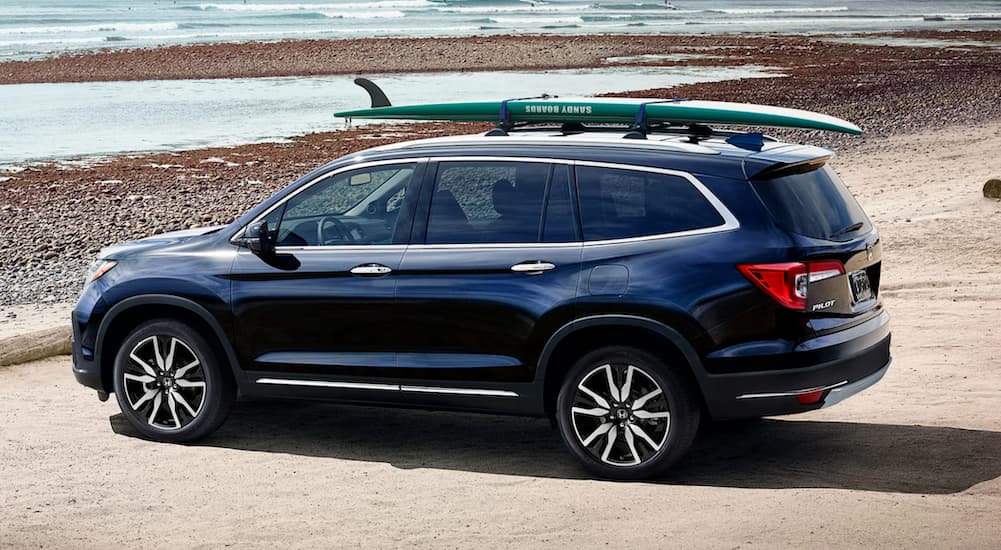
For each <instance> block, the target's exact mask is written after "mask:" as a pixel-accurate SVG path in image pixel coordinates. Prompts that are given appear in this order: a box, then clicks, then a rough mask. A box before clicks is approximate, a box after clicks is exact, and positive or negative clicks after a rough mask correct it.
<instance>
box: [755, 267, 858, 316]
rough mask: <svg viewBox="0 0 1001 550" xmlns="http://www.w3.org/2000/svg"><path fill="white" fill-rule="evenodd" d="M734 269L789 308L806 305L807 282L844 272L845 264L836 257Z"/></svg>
mask: <svg viewBox="0 0 1001 550" xmlns="http://www.w3.org/2000/svg"><path fill="white" fill-rule="evenodd" d="M737 269H739V270H740V272H741V273H743V274H744V276H745V277H747V278H748V279H750V280H751V282H752V283H754V284H756V285H758V288H760V289H761V290H764V291H765V293H766V294H768V295H769V296H771V297H772V298H774V299H775V301H777V302H778V303H780V304H782V305H784V306H785V307H787V308H790V309H799V310H805V309H806V297H807V293H808V292H809V288H810V283H816V282H818V281H823V280H824V279H829V278H831V277H837V276H838V275H844V273H845V266H844V265H842V263H841V262H839V261H836V260H824V261H820V262H806V263H803V262H785V263H780V264H742V265H738V266H737Z"/></svg>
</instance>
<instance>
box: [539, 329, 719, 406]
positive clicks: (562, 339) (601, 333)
mask: <svg viewBox="0 0 1001 550" xmlns="http://www.w3.org/2000/svg"><path fill="white" fill-rule="evenodd" d="M606 345H627V346H628V345H634V346H637V347H642V348H644V349H647V350H648V351H651V352H653V353H656V354H658V355H660V356H662V357H665V359H667V360H674V361H676V362H677V361H681V362H683V363H684V364H685V366H686V367H688V368H687V369H685V370H684V371H683V373H684V374H687V375H689V376H690V381H691V382H692V383H693V384H694V385H695V387H696V388H698V395H697V396H696V397H697V398H698V401H699V403H700V404H701V406H702V407H703V408H705V404H706V399H705V391H704V384H703V381H704V379H705V377H706V376H707V375H706V372H705V369H704V368H703V366H702V361H701V359H700V358H699V355H698V353H697V352H696V351H695V348H694V347H693V346H692V344H691V343H690V342H689V340H688V339H687V338H685V336H684V335H683V334H682V333H681V332H680V331H678V330H677V329H675V328H674V327H671V326H669V325H667V324H665V323H662V322H660V321H657V320H654V319H650V318H647V317H640V316H635V315H625V314H605V315H594V316H591V317H585V318H582V319H577V320H575V321H572V322H570V323H568V324H566V325H564V326H563V327H561V328H560V329H559V330H557V331H556V333H554V334H553V336H552V337H551V338H550V339H549V341H548V342H547V343H546V345H545V347H544V348H543V350H542V353H541V354H540V355H539V374H538V377H537V382H541V384H542V399H543V407H544V408H545V411H546V414H547V415H549V416H552V415H553V412H554V411H553V409H554V405H555V402H556V399H555V398H556V394H557V393H558V392H559V386H560V382H561V381H562V380H563V375H564V374H566V372H567V371H568V370H569V369H570V367H571V366H572V364H573V361H574V360H576V359H577V358H579V357H581V356H582V355H584V354H585V353H587V352H589V351H591V350H594V349H597V348H599V347H604V346H606Z"/></svg>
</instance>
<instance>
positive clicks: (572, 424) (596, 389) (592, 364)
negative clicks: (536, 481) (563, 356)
mask: <svg viewBox="0 0 1001 550" xmlns="http://www.w3.org/2000/svg"><path fill="white" fill-rule="evenodd" d="M693 391H694V389H693V388H692V387H691V384H689V383H688V382H687V380H686V379H685V378H684V377H683V376H681V374H680V373H678V372H677V371H675V370H674V369H673V368H672V367H671V366H670V365H667V364H665V363H664V362H663V361H662V360H660V359H659V358H658V357H657V356H655V355H653V354H650V353H648V352H646V351H644V350H641V349H637V348H629V347H606V348H601V349H598V350H595V351H593V352H591V353H588V354H587V355H585V356H584V357H582V358H581V359H580V360H578V361H577V363H575V364H574V366H573V367H571V369H570V372H569V373H568V374H567V377H566V379H565V380H564V381H563V385H562V387H561V388H560V393H559V396H558V397H557V407H556V408H557V416H556V420H557V423H558V424H559V428H560V434H561V435H562V436H563V440H564V442H565V443H566V445H567V447H568V448H569V449H570V451H571V452H572V453H573V454H574V455H575V456H577V458H578V459H580V460H581V462H582V463H583V464H584V466H586V467H587V468H588V469H589V470H590V471H592V472H594V473H595V474H597V475H599V476H601V477H606V478H612V479H643V478H652V477H656V476H658V475H660V474H662V473H664V472H665V471H666V470H667V469H668V468H669V467H670V466H671V465H672V464H673V463H674V462H675V461H677V460H678V459H679V458H680V457H681V456H682V455H684V454H685V452H687V451H688V449H689V447H690V446H691V444H692V441H693V440H694V438H695V434H696V432H697V431H698V426H699V407H698V405H697V403H696V401H695V399H694V393H693Z"/></svg>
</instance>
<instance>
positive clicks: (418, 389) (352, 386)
mask: <svg viewBox="0 0 1001 550" xmlns="http://www.w3.org/2000/svg"><path fill="white" fill-rule="evenodd" d="M255 382H256V383H258V384H269V385H276V386H306V387H314V388H335V389H342V390H379V391H398V392H409V393H435V394H444V395H473V396H477V397H519V396H518V394H517V393H515V392H513V391H509V390H488V389H483V388H444V387H440V386H409V385H405V384H373V383H367V382H328V381H326V380H303V379H290V378H258V379H257V380H255Z"/></svg>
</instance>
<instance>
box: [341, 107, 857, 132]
mask: <svg viewBox="0 0 1001 550" xmlns="http://www.w3.org/2000/svg"><path fill="white" fill-rule="evenodd" d="M505 107H506V110H507V117H506V119H505V118H504V117H502V114H501V113H502V109H503V108H505ZM641 109H642V110H643V111H644V117H643V120H644V122H645V123H646V124H648V125H651V126H652V125H658V124H668V125H686V124H723V125H740V126H767V127H782V128H807V129H813V130H830V131H833V132H844V133H847V134H856V135H859V134H861V133H862V129H861V128H859V127H858V126H856V125H854V124H852V123H851V122H848V121H847V120H842V119H840V118H835V117H832V116H828V115H823V114H820V113H814V112H811V111H802V110H799V109H786V108H784V107H772V106H768V105H754V104H750V103H726V102H722V101H698V100H686V99H676V100H664V99H638V98H628V99H618V98H571V99H565V98H548V99H517V100H508V101H474V102H463V103H429V104H424V105H399V106H387V107H375V108H371V109H355V110H351V111H341V112H339V113H334V116H338V117H343V118H364V119H387V120H442V121H484V122H498V121H501V120H506V121H508V122H510V123H522V122H524V123H550V124H554V123H555V124H562V123H564V122H579V123H583V124H634V123H636V122H638V119H637V115H639V114H640V111H641Z"/></svg>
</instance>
